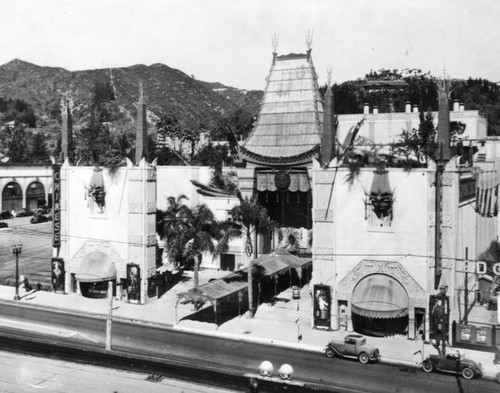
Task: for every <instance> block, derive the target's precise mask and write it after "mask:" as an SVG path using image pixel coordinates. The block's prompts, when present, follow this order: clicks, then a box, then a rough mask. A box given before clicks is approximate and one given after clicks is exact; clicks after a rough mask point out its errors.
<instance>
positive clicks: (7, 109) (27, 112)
mask: <svg viewBox="0 0 500 393" xmlns="http://www.w3.org/2000/svg"><path fill="white" fill-rule="evenodd" d="M0 113H2V117H1V120H2V121H3V122H10V121H15V122H17V123H23V124H26V125H27V126H28V127H31V128H34V127H36V116H35V113H34V111H33V109H32V108H31V106H30V105H29V104H28V103H27V102H25V101H23V100H20V99H14V100H13V99H10V98H9V99H8V100H4V99H2V98H0Z"/></svg>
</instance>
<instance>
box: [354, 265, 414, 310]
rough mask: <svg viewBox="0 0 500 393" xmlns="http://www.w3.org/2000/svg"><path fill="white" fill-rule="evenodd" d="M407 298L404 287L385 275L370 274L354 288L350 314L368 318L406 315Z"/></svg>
mask: <svg viewBox="0 0 500 393" xmlns="http://www.w3.org/2000/svg"><path fill="white" fill-rule="evenodd" d="M408 306H409V297H408V294H407V293H406V290H405V289H404V287H403V286H402V285H401V284H400V283H399V281H397V280H395V279H394V278H392V277H389V276H387V275H385V274H372V275H369V276H367V277H365V278H364V279H362V280H361V281H360V282H359V283H358V285H356V287H355V288H354V292H353V295H352V312H353V313H356V314H358V315H361V316H363V317H368V318H386V319H388V318H399V317H403V316H406V315H408Z"/></svg>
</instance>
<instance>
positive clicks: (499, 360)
mask: <svg viewBox="0 0 500 393" xmlns="http://www.w3.org/2000/svg"><path fill="white" fill-rule="evenodd" d="M493 364H500V344H498V345H497V350H496V352H495V359H493Z"/></svg>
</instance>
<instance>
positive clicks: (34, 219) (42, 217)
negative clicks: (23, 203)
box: [30, 212, 52, 224]
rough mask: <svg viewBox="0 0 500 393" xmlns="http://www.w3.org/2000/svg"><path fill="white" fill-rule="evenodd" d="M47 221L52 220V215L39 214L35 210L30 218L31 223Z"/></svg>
mask: <svg viewBox="0 0 500 393" xmlns="http://www.w3.org/2000/svg"><path fill="white" fill-rule="evenodd" d="M47 221H52V216H46V215H44V214H41V213H40V212H36V213H35V214H34V215H33V217H32V218H31V220H30V222H31V223H32V224H39V223H41V222H47Z"/></svg>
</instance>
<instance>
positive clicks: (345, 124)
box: [337, 111, 487, 144]
mask: <svg viewBox="0 0 500 393" xmlns="http://www.w3.org/2000/svg"><path fill="white" fill-rule="evenodd" d="M432 114H433V116H434V123H435V125H437V117H438V116H437V115H438V114H437V112H432ZM363 118H364V119H365V122H364V124H363V126H362V127H361V128H360V130H359V132H358V136H360V137H364V138H367V139H370V140H371V141H372V142H374V143H377V144H378V143H380V144H387V143H393V142H395V141H396V140H397V139H398V137H399V135H400V134H401V133H402V132H403V130H408V129H414V128H418V125H419V123H420V120H419V114H418V113H404V112H397V113H378V114H373V113H369V114H350V115H338V120H339V125H338V128H337V138H338V140H339V142H340V143H343V142H344V139H345V137H346V135H347V133H348V132H349V130H350V128H351V127H352V126H354V125H356V124H357V123H358V122H359V121H360V120H361V119H363ZM450 121H460V122H462V123H464V124H465V125H466V128H465V131H464V134H463V136H462V137H463V138H465V137H466V138H468V139H484V138H486V134H487V121H486V119H485V118H484V117H482V116H480V115H479V112H478V111H450Z"/></svg>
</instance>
